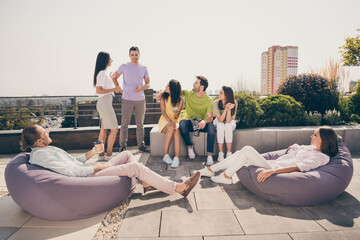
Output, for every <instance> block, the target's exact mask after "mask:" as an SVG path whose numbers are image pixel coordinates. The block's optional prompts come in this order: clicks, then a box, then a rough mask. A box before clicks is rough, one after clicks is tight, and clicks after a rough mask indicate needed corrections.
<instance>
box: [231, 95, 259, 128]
mask: <svg viewBox="0 0 360 240" xmlns="http://www.w3.org/2000/svg"><path fill="white" fill-rule="evenodd" d="M235 100H236V101H237V103H238V108H237V111H236V120H237V121H238V123H237V128H251V127H256V126H258V125H259V118H260V116H261V115H262V114H263V111H262V110H261V108H260V105H259V103H258V102H257V101H256V99H255V98H254V97H253V96H252V95H250V94H247V93H245V92H240V93H236V94H235Z"/></svg>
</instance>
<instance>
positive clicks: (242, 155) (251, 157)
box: [210, 146, 272, 177]
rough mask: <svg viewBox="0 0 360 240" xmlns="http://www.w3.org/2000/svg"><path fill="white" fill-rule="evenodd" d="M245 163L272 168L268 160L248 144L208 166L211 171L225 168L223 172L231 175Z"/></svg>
mask: <svg viewBox="0 0 360 240" xmlns="http://www.w3.org/2000/svg"><path fill="white" fill-rule="evenodd" d="M245 164H249V165H253V166H258V167H263V168H266V169H271V168H272V167H271V165H270V164H269V162H268V161H267V160H266V159H265V158H263V156H261V155H260V154H259V153H258V152H257V151H256V150H255V149H254V148H253V147H250V146H245V147H243V148H242V149H241V150H239V151H236V152H235V153H233V154H232V155H231V156H230V157H227V158H225V159H224V160H222V161H221V162H218V163H216V164H214V165H212V166H211V167H210V168H211V170H212V171H213V172H217V171H220V170H225V174H226V175H227V176H229V177H232V176H233V175H234V174H235V173H236V172H237V171H238V170H239V169H240V168H242V167H243V166H244V165H245Z"/></svg>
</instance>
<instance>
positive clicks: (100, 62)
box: [94, 52, 110, 87]
mask: <svg viewBox="0 0 360 240" xmlns="http://www.w3.org/2000/svg"><path fill="white" fill-rule="evenodd" d="M109 61H110V54H109V53H107V52H99V53H98V55H97V57H96V64H95V72H94V87H95V86H96V77H97V75H98V74H99V72H100V71H102V70H104V69H106V67H107V65H108V64H109Z"/></svg>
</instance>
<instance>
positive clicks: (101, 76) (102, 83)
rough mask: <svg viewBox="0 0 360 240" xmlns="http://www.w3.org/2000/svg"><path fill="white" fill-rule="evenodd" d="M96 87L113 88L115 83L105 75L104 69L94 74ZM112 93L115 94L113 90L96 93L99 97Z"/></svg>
mask: <svg viewBox="0 0 360 240" xmlns="http://www.w3.org/2000/svg"><path fill="white" fill-rule="evenodd" d="M96 87H102V88H103V89H111V88H114V87H115V85H114V83H113V81H112V80H111V79H110V77H109V76H108V75H107V73H106V71H105V70H102V71H100V72H99V73H98V75H97V76H96ZM108 94H112V95H113V96H115V94H114V92H109V93H105V94H97V95H98V96H99V98H100V97H103V96H105V95H108Z"/></svg>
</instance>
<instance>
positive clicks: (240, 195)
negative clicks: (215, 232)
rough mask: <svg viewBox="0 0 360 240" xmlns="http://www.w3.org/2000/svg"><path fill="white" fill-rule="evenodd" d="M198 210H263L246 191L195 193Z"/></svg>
mask: <svg viewBox="0 0 360 240" xmlns="http://www.w3.org/2000/svg"><path fill="white" fill-rule="evenodd" d="M195 198H196V203H197V206H198V209H199V210H214V209H248V208H252V207H255V208H264V205H263V204H262V203H261V202H260V201H259V200H258V199H257V197H256V196H255V195H254V194H252V193H250V192H247V191H242V192H236V191H230V192H202V193H195Z"/></svg>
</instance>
